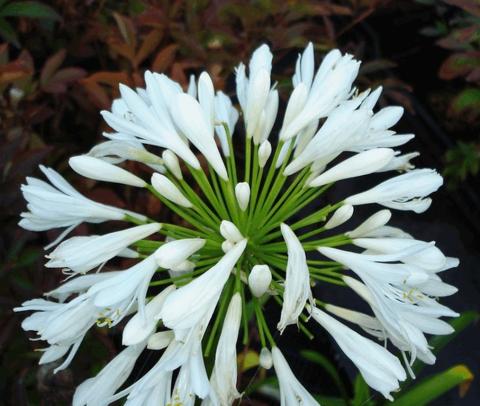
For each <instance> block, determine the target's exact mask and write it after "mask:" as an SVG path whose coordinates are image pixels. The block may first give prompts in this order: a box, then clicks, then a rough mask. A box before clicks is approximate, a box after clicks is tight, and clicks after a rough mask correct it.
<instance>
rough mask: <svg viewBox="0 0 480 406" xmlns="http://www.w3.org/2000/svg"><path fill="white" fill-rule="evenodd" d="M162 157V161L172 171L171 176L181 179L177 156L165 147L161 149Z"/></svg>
mask: <svg viewBox="0 0 480 406" xmlns="http://www.w3.org/2000/svg"><path fill="white" fill-rule="evenodd" d="M162 158H163V163H164V164H165V166H166V167H167V169H168V170H169V171H170V172H172V173H173V176H175V177H176V178H177V179H183V176H182V170H181V169H180V164H179V162H178V158H177V156H176V155H175V154H174V153H173V152H172V151H170V150H169V149H166V150H165V151H163V154H162Z"/></svg>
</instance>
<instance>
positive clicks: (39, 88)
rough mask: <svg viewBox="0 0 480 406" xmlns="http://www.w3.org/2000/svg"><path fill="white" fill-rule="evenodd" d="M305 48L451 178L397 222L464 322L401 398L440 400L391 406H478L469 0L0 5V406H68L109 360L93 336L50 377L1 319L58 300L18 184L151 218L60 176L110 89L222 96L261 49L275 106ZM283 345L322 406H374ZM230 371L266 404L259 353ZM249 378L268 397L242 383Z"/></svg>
mask: <svg viewBox="0 0 480 406" xmlns="http://www.w3.org/2000/svg"><path fill="white" fill-rule="evenodd" d="M308 41H312V42H313V43H314V45H315V48H316V56H317V61H318V60H319V59H320V56H321V55H323V54H324V53H325V52H327V51H328V50H330V49H331V48H333V47H339V48H340V49H341V50H342V51H344V52H350V53H352V54H354V55H355V57H356V58H358V59H361V60H362V61H363V64H362V68H361V71H360V76H359V78H358V80H357V82H356V84H357V86H358V87H359V88H360V89H361V90H363V89H365V88H368V87H376V86H378V85H382V86H383V87H384V93H383V97H382V100H381V104H383V105H386V104H398V105H402V106H403V107H404V108H405V110H406V113H405V116H404V118H403V119H402V121H401V123H400V124H399V126H398V128H399V130H398V132H415V134H416V138H415V140H414V141H413V142H411V143H409V144H408V147H409V148H408V150H409V151H415V150H416V151H419V152H421V154H422V155H421V157H419V158H417V160H416V161H415V163H416V164H417V165H418V166H429V167H434V168H437V169H438V170H439V171H440V172H442V173H443V174H444V176H445V178H446V187H445V188H443V189H442V191H441V192H439V193H437V194H436V196H435V198H434V204H433V205H432V207H431V209H430V210H429V211H428V212H427V213H425V215H422V216H419V217H415V216H414V215H413V216H412V215H411V214H408V215H405V214H398V215H396V216H395V217H394V219H395V220H394V224H395V225H398V226H402V227H404V228H405V229H407V230H408V231H409V232H412V234H414V235H416V236H417V237H418V238H421V239H425V240H435V241H437V244H438V245H439V247H440V248H441V249H442V250H443V251H444V252H446V253H447V254H448V255H451V256H457V257H460V259H461V265H460V267H459V269H457V270H454V271H451V272H450V274H449V275H448V276H447V282H450V283H453V284H455V285H456V286H458V287H459V289H460V292H459V293H458V294H456V295H455V296H453V297H450V298H448V299H449V300H447V301H446V302H447V304H448V305H449V306H452V307H453V308H454V309H455V310H457V311H459V312H463V313H462V317H461V318H460V319H457V320H456V321H455V323H456V327H457V331H458V334H457V335H456V336H455V337H454V338H453V340H451V341H449V339H450V338H452V337H449V339H447V340H446V339H443V340H437V341H436V342H434V343H432V344H435V346H436V347H437V348H438V349H440V348H442V347H444V348H443V349H442V351H441V354H439V360H438V362H437V364H436V365H435V366H433V367H430V366H428V367H425V368H423V369H422V370H421V371H420V367H418V368H419V369H418V372H419V374H418V380H417V381H416V383H415V384H411V383H407V386H408V388H406V389H405V391H403V392H402V393H407V394H408V393H412V392H415V391H417V392H418V393H421V394H425V393H435V396H433V395H428V396H426V397H425V396H424V398H423V399H422V402H423V403H418V402H419V401H418V400H417V401H416V402H415V403H414V402H412V400H411V399H412V398H408V397H407V398H406V399H405V397H404V398H403V400H402V399H401V398H400V397H399V398H398V401H397V402H396V403H395V404H401V405H417V404H432V405H478V404H480V389H479V385H478V376H479V374H480V344H479V342H480V334H479V331H478V324H477V323H476V321H477V312H478V310H479V307H480V306H479V302H480V299H479V297H480V277H479V274H480V270H479V264H480V258H479V257H480V253H479V249H478V246H479V243H478V241H479V238H480V210H479V207H480V192H479V190H480V189H479V183H480V182H479V175H478V173H479V170H480V1H479V0H416V1H414V0H390V1H389V0H338V1H328V0H318V1H313V0H312V1H300V0H288V1H275V0H256V1H254V0H250V1H248V0H244V1H241V0H237V1H235V0H212V1H206V0H205V1H202V0H198V1H182V0H177V1H174V0H172V1H146V0H145V1H143V0H131V1H114V0H56V1H42V2H40V1H15V0H14V1H11V0H0V176H1V177H0V182H1V186H0V217H1V222H2V228H1V237H0V362H1V368H0V404H15V405H27V404H42V405H57V404H59V405H62V404H69V402H70V399H71V396H72V393H73V390H74V388H75V386H76V385H78V384H79V383H80V382H81V381H83V380H84V379H85V378H87V377H89V376H91V375H92V374H94V373H96V372H97V371H98V370H99V369H100V368H101V367H102V366H103V365H104V363H105V360H106V359H109V358H111V357H112V356H113V355H114V354H115V353H116V352H117V350H118V348H120V347H119V340H118V336H117V335H116V334H115V331H108V332H107V331H105V330H104V329H96V330H95V331H93V332H92V333H91V334H90V335H89V336H88V338H87V339H86V341H85V342H84V344H83V345H82V347H81V349H80V352H79V354H78V356H77V359H76V360H75V361H74V362H73V363H72V365H71V367H70V368H69V369H67V370H65V371H62V372H61V373H59V374H57V375H52V372H51V367H48V366H47V367H45V366H44V367H39V366H38V365H37V361H38V358H39V356H38V352H37V351H35V349H36V348H41V346H42V344H41V343H39V342H35V341H29V339H28V336H27V335H26V334H25V333H24V332H23V331H22V330H21V329H20V322H21V319H22V316H20V317H19V316H18V315H15V314H14V313H13V312H12V310H11V309H12V307H14V306H16V305H18V304H20V303H21V302H22V301H24V300H26V299H29V298H33V297H38V296H40V295H42V293H43V292H45V291H49V290H51V289H52V288H54V287H55V286H57V285H58V283H59V281H60V279H61V275H60V274H59V273H57V272H52V271H51V270H50V271H47V270H45V269H44V268H43V263H44V250H43V246H44V245H46V243H47V241H49V240H51V239H52V237H53V235H49V233H30V232H26V231H24V230H22V229H20V228H19V227H18V226H17V222H18V216H19V213H20V212H21V211H22V210H24V202H23V200H22V198H21V195H20V184H21V183H22V182H23V181H24V179H25V177H26V176H32V175H33V176H38V175H39V171H38V165H39V164H45V165H49V166H52V167H54V168H56V169H57V170H58V171H59V172H60V173H62V174H64V175H65V176H66V177H67V179H69V180H71V181H72V183H73V184H74V185H75V186H76V187H78V188H79V189H80V190H81V191H82V192H84V193H85V194H87V195H88V196H90V197H93V198H95V199H97V200H100V201H103V202H105V203H110V204H112V203H113V204H116V205H118V206H126V205H128V207H129V208H130V209H134V210H136V211H141V212H146V213H148V214H149V215H152V216H155V215H158V212H159V211H161V210H162V207H161V206H160V203H159V202H158V201H156V200H153V199H150V198H146V197H145V196H143V195H140V196H137V195H135V194H130V193H129V192H128V191H125V190H121V189H115V188H111V187H109V186H108V187H104V186H103V185H102V184H98V185H97V184H96V183H95V182H91V181H88V180H83V181H82V180H81V179H79V178H78V177H72V176H71V175H72V173H71V171H70V170H68V168H67V158H68V157H69V156H71V155H75V154H79V153H83V152H86V151H88V150H89V149H90V148H91V146H93V145H94V144H95V143H98V142H99V141H100V140H101V133H102V131H103V130H105V124H104V123H103V122H102V120H101V119H100V115H99V111H100V110H101V109H108V108H109V107H110V104H111V102H112V100H113V99H114V98H115V97H117V96H118V84H119V83H126V84H128V85H130V86H143V78H142V76H143V72H144V71H145V70H146V69H151V70H154V71H157V72H165V73H166V74H168V75H170V76H171V77H172V78H173V79H175V80H177V81H179V82H180V83H181V84H183V85H186V84H187V82H188V78H189V76H190V75H191V74H198V73H200V72H201V71H202V70H204V69H206V70H207V71H208V72H209V73H210V74H211V76H212V78H213V80H214V82H215V86H216V87H217V88H219V89H220V88H223V89H225V91H226V92H227V93H232V90H233V88H234V77H233V74H232V72H233V68H234V66H235V65H237V64H238V62H239V61H244V62H246V61H248V58H249V55H250V53H251V51H252V50H253V49H255V48H256V47H257V46H258V45H260V44H261V43H263V42H266V43H268V44H269V45H270V46H271V48H272V50H273V52H274V55H275V60H274V68H273V78H274V80H276V81H277V82H278V87H279V88H280V89H281V90H284V91H283V92H282V91H281V92H280V94H281V95H282V93H283V96H285V95H287V94H288V91H289V89H290V88H291V82H290V77H291V74H292V72H293V67H294V62H295V60H296V57H297V54H298V52H300V51H301V49H302V48H303V47H304V46H305V45H306V44H307V42H308ZM283 101H285V100H283ZM81 182H82V183H81ZM347 192H348V191H345V190H340V191H337V192H335V193H339V194H341V195H342V196H345V193H347ZM333 197H334V196H333ZM395 222H396V223H395ZM79 232H82V230H81V228H80V230H79ZM318 289H319V290H320V293H321V294H323V295H324V297H326V298H329V295H330V297H332V296H334V295H336V293H334V292H332V291H330V290H326V291H325V292H322V287H319V288H318ZM280 340H281V341H280V342H281V343H284V344H283V347H286V346H287V345H288V348H289V351H288V352H287V357H288V358H289V361H290V362H291V365H292V369H293V370H294V371H296V372H297V373H298V374H299V376H300V379H301V380H303V381H305V382H306V386H307V388H308V389H309V390H311V391H312V392H313V393H315V394H319V395H320V396H321V403H322V405H327V406H328V405H333V406H336V405H352V406H360V405H362V406H364V405H379V404H384V402H383V401H382V400H381V399H380V398H379V397H378V396H377V395H375V394H374V393H369V391H368V388H367V387H366V385H365V384H364V383H363V382H362V380H361V379H360V378H358V377H356V376H355V370H354V369H353V368H352V367H351V364H349V362H348V361H347V360H345V358H344V357H343V355H339V352H338V351H337V349H336V348H335V346H334V345H333V344H332V343H331V342H330V341H329V340H328V339H327V337H322V335H321V334H320V337H319V338H316V339H315V340H313V341H310V340H308V339H306V338H302V337H300V338H299V336H298V335H297V334H287V333H286V334H285V335H284V336H282V337H281V339H280ZM300 351H302V352H301V353H300ZM241 361H242V363H243V364H242V365H243V366H242V368H241V369H242V376H241V382H242V389H244V390H245V391H246V392H245V393H246V395H245V398H244V400H243V403H242V404H252V405H268V404H275V402H274V401H273V400H271V398H270V397H269V396H270V395H269V393H271V392H275V382H274V381H272V379H271V378H268V377H267V376H265V374H264V372H265V371H263V372H261V373H258V371H257V368H256V365H257V364H258V357H257V354H256V353H255V351H254V350H253V349H252V350H248V349H247V350H246V351H245V352H244V353H243V354H242V360H241ZM145 363H148V359H146V360H145ZM337 370H338V372H335V371H337ZM137 373H142V372H141V371H137ZM475 376H476V378H475ZM253 377H255V378H258V379H257V380H258V381H259V382H261V383H262V384H263V386H262V387H259V386H258V385H257V386H255V385H252V382H253V380H252V378H253ZM269 384H270V385H269ZM422 385H423V386H422ZM432 388H433V389H432ZM427 389H428V390H427ZM429 390H430V392H429ZM409 391H410V392H409ZM435 391H436V392H435ZM418 393H417V394H418ZM409 399H410V400H409ZM417 399H418V398H417ZM402 401H403V403H402Z"/></svg>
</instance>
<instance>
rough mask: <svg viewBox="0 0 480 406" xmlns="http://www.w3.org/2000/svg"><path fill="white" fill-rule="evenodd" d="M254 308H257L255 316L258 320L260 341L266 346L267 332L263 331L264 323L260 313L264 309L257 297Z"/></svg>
mask: <svg viewBox="0 0 480 406" xmlns="http://www.w3.org/2000/svg"><path fill="white" fill-rule="evenodd" d="M253 308H254V309H255V318H256V320H257V327H258V333H259V336H260V342H261V344H262V347H266V346H267V342H266V340H265V332H264V331H263V323H262V318H261V315H260V312H261V311H262V309H261V308H260V303H259V302H258V299H257V298H253Z"/></svg>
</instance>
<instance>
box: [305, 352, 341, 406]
mask: <svg viewBox="0 0 480 406" xmlns="http://www.w3.org/2000/svg"><path fill="white" fill-rule="evenodd" d="M300 355H301V356H302V357H303V358H305V359H306V360H308V361H311V362H313V363H315V364H317V365H320V366H321V367H322V368H323V369H324V370H325V371H326V372H327V373H328V375H330V377H331V378H332V379H333V382H334V383H335V385H336V386H337V388H338V390H339V391H340V393H341V394H342V396H343V397H344V398H345V399H346V398H347V397H348V396H347V390H346V388H345V385H344V384H343V382H342V380H341V378H340V375H339V374H338V372H337V368H335V366H334V365H333V364H332V363H331V362H330V361H329V360H328V359H327V358H326V357H325V356H324V355H322V354H320V353H319V352H316V351H310V350H303V351H300Z"/></svg>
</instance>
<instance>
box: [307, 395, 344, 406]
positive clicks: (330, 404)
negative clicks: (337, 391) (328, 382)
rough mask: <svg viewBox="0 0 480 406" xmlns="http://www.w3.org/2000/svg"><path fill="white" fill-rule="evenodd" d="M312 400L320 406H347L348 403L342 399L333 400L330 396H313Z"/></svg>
mask: <svg viewBox="0 0 480 406" xmlns="http://www.w3.org/2000/svg"><path fill="white" fill-rule="evenodd" d="M314 398H315V399H316V400H317V401H318V403H320V404H321V405H322V406H348V402H347V401H346V400H345V399H342V398H335V397H331V396H322V395H315V396H314Z"/></svg>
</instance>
